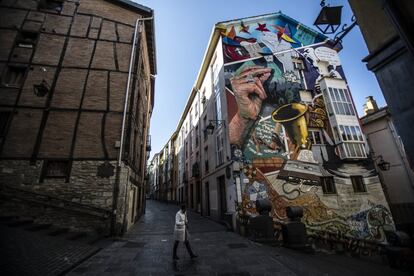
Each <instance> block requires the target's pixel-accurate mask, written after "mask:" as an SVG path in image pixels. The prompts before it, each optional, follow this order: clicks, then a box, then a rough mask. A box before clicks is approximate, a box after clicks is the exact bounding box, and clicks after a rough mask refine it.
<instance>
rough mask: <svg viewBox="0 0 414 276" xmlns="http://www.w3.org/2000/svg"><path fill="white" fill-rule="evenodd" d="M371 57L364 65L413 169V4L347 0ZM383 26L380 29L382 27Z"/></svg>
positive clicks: (407, 0)
mask: <svg viewBox="0 0 414 276" xmlns="http://www.w3.org/2000/svg"><path fill="white" fill-rule="evenodd" d="M348 2H349V4H350V6H351V8H352V11H353V12H354V14H355V17H356V20H357V21H358V26H359V28H360V29H361V33H362V35H363V37H364V40H365V43H366V45H367V48H368V51H369V55H368V56H366V57H365V58H364V59H363V61H364V62H366V65H367V68H368V69H369V70H370V71H372V72H373V73H374V74H375V76H376V78H377V80H378V84H379V86H380V87H381V90H382V93H383V95H384V98H385V100H386V102H387V105H388V108H389V110H390V112H391V114H392V117H393V121H394V124H395V127H396V129H397V131H398V133H399V135H400V136H401V139H402V141H403V143H404V147H405V151H406V153H407V158H408V161H409V164H410V166H411V169H414V140H413V137H414V129H413V128H412V127H411V121H412V118H413V117H414V108H413V106H414V94H413V93H412V88H413V86H414V79H413V78H412V76H413V75H414V67H413V66H412V64H413V63H414V31H413V28H412V26H413V24H414V3H413V1H411V0H399V1H393V0H384V1H377V0H365V1H358V0H348ZM379 26H381V27H379Z"/></svg>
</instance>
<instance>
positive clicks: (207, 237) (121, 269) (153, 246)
mask: <svg viewBox="0 0 414 276" xmlns="http://www.w3.org/2000/svg"><path fill="white" fill-rule="evenodd" d="M177 210H178V207H177V206H176V205H171V204H170V205H168V204H165V203H160V202H156V201H152V200H149V201H147V209H146V213H145V215H144V216H143V217H142V218H141V220H140V221H139V222H138V223H137V224H136V225H135V226H134V227H133V228H132V229H131V230H130V231H129V232H128V233H127V234H126V235H125V236H124V237H123V238H122V239H120V240H118V241H115V242H114V243H113V244H111V245H110V246H109V247H107V248H105V249H104V250H102V251H100V252H99V253H98V254H96V255H95V256H93V257H92V258H90V259H88V260H87V261H85V262H84V263H83V264H81V265H80V266H78V267H77V268H76V269H74V270H72V271H71V272H70V273H69V275H100V276H102V275H117V276H119V275H408V273H406V272H402V271H398V270H393V269H391V268H389V267H387V266H386V265H384V264H380V263H377V262H373V261H370V260H363V259H357V258H351V257H348V256H344V255H328V254H323V253H315V254H306V253H300V252H297V251H292V250H289V249H286V248H282V247H270V246H264V245H261V244H257V243H254V242H251V241H249V240H247V239H245V238H243V237H241V236H239V235H237V234H235V233H233V232H228V231H227V230H226V228H225V227H223V226H222V225H220V224H217V223H216V222H213V221H211V220H210V219H207V218H204V217H201V216H200V215H198V214H194V213H190V214H189V229H190V234H191V239H190V240H191V244H192V247H193V249H194V251H195V252H196V253H197V254H198V255H199V258H198V259H196V260H191V259H190V258H189V256H188V254H187V252H186V251H185V248H184V246H183V245H180V247H179V257H180V260H179V261H178V262H176V263H175V262H173V261H172V245H173V240H172V239H173V225H174V215H175V213H176V211H177Z"/></svg>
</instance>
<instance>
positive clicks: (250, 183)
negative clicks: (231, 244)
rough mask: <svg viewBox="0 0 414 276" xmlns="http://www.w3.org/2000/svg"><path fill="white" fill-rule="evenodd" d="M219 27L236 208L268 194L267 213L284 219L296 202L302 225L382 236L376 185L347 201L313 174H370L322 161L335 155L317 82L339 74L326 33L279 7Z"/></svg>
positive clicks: (383, 216)
mask: <svg viewBox="0 0 414 276" xmlns="http://www.w3.org/2000/svg"><path fill="white" fill-rule="evenodd" d="M219 28H221V34H222V42H223V54H224V62H225V65H224V76H225V82H226V83H225V89H226V98H227V107H228V108H227V109H228V118H229V140H230V144H231V148H232V158H233V159H234V160H236V161H239V162H240V163H242V164H244V166H243V171H242V173H241V178H242V181H241V183H242V187H241V188H242V189H241V190H242V191H243V192H242V207H243V209H244V211H246V212H247V213H248V214H249V215H253V216H254V215H256V210H255V201H256V199H259V198H268V199H269V200H270V201H271V202H272V204H273V210H272V216H273V218H274V219H275V220H281V221H283V220H286V219H287V218H286V214H285V208H286V207H287V206H290V205H300V206H303V208H304V210H305V212H304V213H305V215H304V222H305V223H306V224H307V226H308V229H314V230H316V231H321V230H323V231H331V232H336V233H338V232H340V233H342V234H344V235H346V236H349V237H354V238H359V239H368V240H376V241H384V239H385V235H384V229H387V228H390V229H392V228H393V222H392V218H391V216H390V212H389V211H388V209H387V208H386V207H385V206H384V204H383V203H384V201H382V199H383V194H382V191H381V195H380V196H375V195H373V196H370V194H367V195H366V196H361V197H359V198H358V200H355V199H354V201H353V204H349V206H348V208H344V206H345V205H346V201H347V199H346V198H343V197H342V195H341V196H340V197H332V196H331V197H329V196H324V195H323V193H322V186H321V181H320V179H321V177H326V176H333V175H334V176H335V177H342V178H344V179H346V178H348V179H349V175H351V174H353V173H355V171H356V172H358V174H360V175H363V176H364V177H365V178H366V179H368V178H370V177H371V178H375V177H376V176H375V170H373V168H372V167H370V166H369V165H359V164H358V165H355V166H356V167H355V168H356V169H354V168H353V167H352V168H351V169H350V168H348V167H345V168H342V167H341V166H340V165H337V166H336V167H334V168H332V167H329V166H325V163H326V162H328V161H333V160H337V161H339V159H338V156H337V154H338V151H337V150H335V147H336V145H335V143H334V140H335V139H334V137H333V133H332V128H331V126H330V122H329V119H328V114H327V109H326V107H325V102H324V99H323V96H322V94H321V89H320V87H319V82H320V80H321V79H322V78H324V77H329V78H336V79H345V76H344V72H343V70H342V66H341V64H340V61H339V58H338V55H337V52H336V51H335V50H333V49H332V48H331V47H330V46H329V42H327V41H326V37H324V36H322V35H321V34H318V33H316V32H314V31H312V30H310V29H308V28H307V27H305V26H303V25H301V24H299V23H297V22H295V21H294V20H292V19H290V18H288V17H286V16H284V15H283V16H282V15H281V14H276V15H275V16H273V17H265V18H262V19H255V20H253V19H252V21H249V22H247V21H238V22H231V23H227V25H220V26H219ZM313 145H314V146H313ZM337 163H338V162H337ZM339 163H340V162H339ZM378 185H379V183H378ZM351 189H352V186H351ZM341 192H342V191H338V195H339V194H340V193H341ZM348 193H349V192H348ZM381 196H382V197H381Z"/></svg>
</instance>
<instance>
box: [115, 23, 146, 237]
mask: <svg viewBox="0 0 414 276" xmlns="http://www.w3.org/2000/svg"><path fill="white" fill-rule="evenodd" d="M153 19H154V17H153V16H151V17H146V18H138V19H137V20H136V21H135V29H134V39H133V42H132V49H131V57H130V60H129V69H128V80H127V86H126V90H125V101H124V112H123V116H122V128H121V141H120V146H119V154H118V161H117V164H116V172H115V183H114V192H113V198H112V216H111V235H112V236H116V235H117V234H118V233H117V230H118V229H117V227H116V217H117V205H118V194H119V184H120V174H121V165H122V155H123V149H124V139H125V137H124V136H125V124H126V116H127V108H128V100H129V93H130V86H131V79H132V70H133V67H134V63H135V58H136V55H135V48H136V44H137V40H138V37H137V32H138V29H139V34H140V35H141V31H142V30H141V28H140V26H141V25H140V23H141V22H142V21H145V20H153ZM125 192H127V191H125ZM125 208H126V206H125Z"/></svg>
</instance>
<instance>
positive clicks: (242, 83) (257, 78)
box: [229, 66, 272, 145]
mask: <svg viewBox="0 0 414 276" xmlns="http://www.w3.org/2000/svg"><path fill="white" fill-rule="evenodd" d="M271 71H272V69H271V68H265V67H262V66H250V67H247V68H246V69H244V70H243V71H242V72H241V73H240V74H239V75H238V76H236V77H234V78H232V79H231V80H230V83H231V86H232V88H233V92H234V96H235V98H236V102H237V106H238V112H237V114H236V115H235V116H234V117H233V119H232V120H231V122H230V127H229V130H230V143H231V144H235V145H241V144H242V140H243V138H244V132H245V129H246V126H247V125H248V123H249V122H250V121H254V120H256V119H257V118H258V116H259V112H260V109H261V108H262V102H263V100H264V99H266V98H267V95H266V91H265V89H264V87H263V83H264V82H265V81H266V80H267V79H268V78H269V77H270V75H271Z"/></svg>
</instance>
